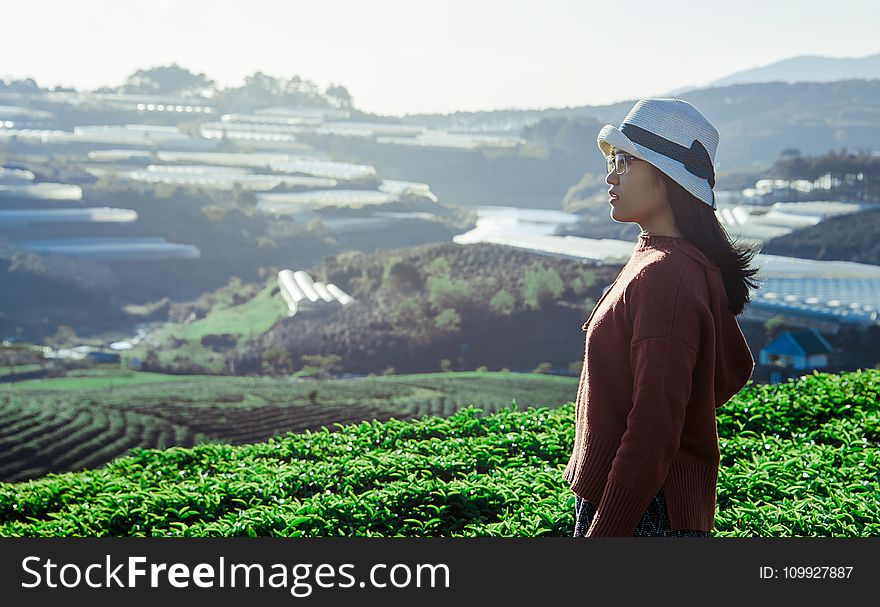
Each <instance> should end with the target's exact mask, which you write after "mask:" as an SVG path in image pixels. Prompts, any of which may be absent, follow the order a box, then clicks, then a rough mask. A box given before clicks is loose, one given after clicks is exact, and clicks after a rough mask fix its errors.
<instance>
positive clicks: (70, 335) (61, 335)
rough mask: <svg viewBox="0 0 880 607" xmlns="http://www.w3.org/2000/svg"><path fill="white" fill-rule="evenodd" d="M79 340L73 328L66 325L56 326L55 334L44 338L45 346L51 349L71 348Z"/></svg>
mask: <svg viewBox="0 0 880 607" xmlns="http://www.w3.org/2000/svg"><path fill="white" fill-rule="evenodd" d="M78 339H79V338H78V337H77V335H76V331H75V330H74V329H73V327H69V326H67V325H58V329H56V330H55V333H54V334H52V335H50V336H49V337H47V338H46V345H47V346H52V347H53V348H64V347H66V346H72V345H73V344H75V343H76V341H77V340H78Z"/></svg>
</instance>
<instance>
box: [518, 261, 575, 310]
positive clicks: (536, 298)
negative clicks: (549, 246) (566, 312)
mask: <svg viewBox="0 0 880 607" xmlns="http://www.w3.org/2000/svg"><path fill="white" fill-rule="evenodd" d="M564 291H565V287H564V286H563V284H562V278H560V277H559V274H558V273H557V272H556V270H554V269H553V268H548V269H542V268H537V269H535V270H531V271H529V272H527V273H526V275H525V277H524V278H523V300H524V301H525V303H526V305H527V306H529V307H531V308H533V309H536V310H537V309H540V308H541V306H542V305H543V304H544V303H545V302H546V301H549V300H552V299H558V298H559V297H560V296H561V295H562V293H563V292H564Z"/></svg>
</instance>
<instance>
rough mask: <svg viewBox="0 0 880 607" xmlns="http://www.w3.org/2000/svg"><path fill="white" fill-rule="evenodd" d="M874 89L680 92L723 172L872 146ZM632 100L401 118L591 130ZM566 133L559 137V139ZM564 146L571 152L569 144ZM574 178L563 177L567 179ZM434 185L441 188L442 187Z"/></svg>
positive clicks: (834, 85)
mask: <svg viewBox="0 0 880 607" xmlns="http://www.w3.org/2000/svg"><path fill="white" fill-rule="evenodd" d="M878 94H880V80H857V79H849V80H838V81H836V82H797V83H785V82H761V83H745V84H730V85H725V86H717V87H704V88H699V89H695V90H691V91H687V92H683V93H681V94H680V95H678V96H679V98H681V99H684V100H685V101H689V102H690V103H693V104H694V105H695V106H696V107H698V108H699V109H700V111H701V112H703V113H704V114H705V115H706V116H707V117H708V118H709V119H710V120H711V121H712V122H713V124H715V125H716V126H717V127H718V130H719V133H720V135H721V143H720V144H719V147H718V154H717V156H716V170H717V171H718V172H719V173H723V172H728V171H734V172H735V171H740V170H742V169H745V168H751V169H760V168H762V167H766V166H767V165H769V164H771V163H772V162H773V161H774V160H775V159H776V158H777V157H778V156H779V153H780V152H781V151H782V150H784V149H786V148H791V147H793V148H797V149H799V150H800V151H801V152H802V153H803V154H806V155H813V154H824V153H825V152H827V151H829V150H831V149H839V148H841V147H846V148H848V149H850V150H856V149H862V148H866V149H876V148H877V140H878V134H880V108H878V106H877V104H876V103H874V102H873V100H874V99H876V98H877V96H878ZM635 102H636V99H631V100H627V101H622V102H619V103H614V104H609V105H597V106H580V107H569V108H552V109H547V110H499V111H496V112H457V113H454V114H449V115H421V114H420V115H412V116H407V117H406V118H404V119H403V120H404V121H405V122H408V123H413V124H415V123H419V124H421V123H429V124H430V125H431V126H432V127H434V128H447V127H452V128H459V129H462V130H473V131H479V130H480V129H482V128H492V126H493V125H494V130H495V131H496V132H497V131H500V130H501V129H500V128H499V126H498V125H501V124H505V125H508V128H510V129H514V130H516V131H522V132H523V134H524V135H525V134H526V133H528V131H523V128H524V127H527V126H530V125H536V126H537V125H538V123H540V121H542V120H558V119H560V118H561V119H565V120H567V121H569V128H570V129H579V128H580V126H579V124H580V123H585V124H586V125H588V126H589V127H590V128H592V126H594V125H595V121H598V122H600V123H601V124H605V123H610V124H615V125H619V124H620V123H621V121H622V120H623V119H624V117H626V114H627V112H629V110H630V109H632V106H633V105H634V104H635ZM484 125H485V127H484ZM554 130H556V129H554ZM543 131H544V129H538V130H537V131H533V132H535V133H536V134H537V133H540V132H543ZM597 134H598V129H596V131H595V132H593V133H592V136H591V137H588V138H587V140H586V141H585V142H584V145H585V147H586V149H589V150H591V153H590V155H588V156H583V155H580V156H578V157H579V158H580V162H581V163H582V166H583V167H584V171H587V172H593V173H596V174H598V173H599V171H601V170H602V169H603V168H604V165H603V163H602V159H601V156H600V154H599V151H598V148H596V145H595V141H596V135H597ZM557 137H558V135H557ZM564 139H565V137H564V136H562V137H561V140H564ZM557 140H560V139H557ZM530 142H532V143H540V139H534V138H531V139H530ZM591 146H592V147H591ZM564 149H567V150H568V152H569V153H570V154H576V153H577V151H576V150H575V149H574V148H572V147H571V146H570V145H569V146H566V147H565V148H564ZM593 154H595V156H594V155H593ZM591 158H596V160H591ZM593 162H595V163H596V164H595V166H593V165H592V163H593ZM590 167H592V170H591V169H590ZM603 175H604V174H603ZM574 181H576V180H571V181H569V184H570V183H573V182H574ZM432 188H433V182H432ZM434 191H435V192H437V193H438V194H440V193H441V190H440V189H434Z"/></svg>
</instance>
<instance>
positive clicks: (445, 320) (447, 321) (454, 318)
mask: <svg viewBox="0 0 880 607" xmlns="http://www.w3.org/2000/svg"><path fill="white" fill-rule="evenodd" d="M434 326H436V327H437V328H438V329H440V330H441V331H443V332H444V333H452V332H455V331H458V330H460V329H461V316H460V315H459V313H458V312H456V311H455V310H454V309H452V308H446V309H445V310H443V311H442V312H440V313H439V314H438V315H437V316H436V317H434Z"/></svg>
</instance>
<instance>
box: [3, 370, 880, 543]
mask: <svg viewBox="0 0 880 607" xmlns="http://www.w3.org/2000/svg"><path fill="white" fill-rule="evenodd" d="M878 392H880V371H878V370H874V369H872V370H864V371H858V372H853V373H841V374H839V375H828V374H813V375H808V376H805V377H804V378H801V379H799V380H797V381H796V382H788V383H786V384H783V385H779V386H768V385H754V384H751V383H750V384H749V385H747V386H746V388H745V389H743V391H742V392H741V393H740V394H738V395H737V396H736V397H734V399H732V401H731V402H730V403H728V404H727V405H726V406H725V407H723V408H722V409H721V410H720V411H719V421H718V432H719V437H720V446H721V453H722V465H721V470H720V473H719V481H718V512H717V516H716V528H715V531H714V535H716V536H753V535H755V536H877V535H880V501H878V496H880V466H878V463H880V455H878V437H880V406H878V402H880V394H878ZM573 410H574V405H573V403H568V404H566V405H564V406H563V407H561V408H558V409H552V410H551V409H548V408H546V407H539V408H531V409H526V410H516V408H515V403H514V408H511V409H503V410H501V411H499V412H498V413H495V414H492V415H486V414H484V413H483V412H482V411H481V410H478V409H474V408H470V407H469V408H467V409H462V410H460V411H458V412H456V413H455V414H453V415H451V416H450V417H449V418H447V419H442V418H437V417H428V418H424V419H420V420H410V421H401V420H395V419H392V420H389V421H387V422H384V423H379V422H373V423H367V422H363V423H360V424H358V425H348V426H339V431H337V432H329V431H327V430H326V429H325V430H323V431H319V432H307V433H305V434H300V435H293V434H289V435H287V436H286V437H284V438H279V439H273V440H269V441H268V442H263V443H258V444H253V445H243V446H231V445H221V444H206V445H197V446H195V447H192V448H180V447H174V448H170V449H166V450H164V451H159V450H140V451H137V452H136V453H135V454H134V455H132V456H129V457H123V458H118V459H116V460H114V461H112V462H111V463H109V464H108V465H107V466H106V467H104V468H101V469H97V470H90V471H85V472H79V473H66V474H60V475H50V476H48V477H45V478H42V479H39V480H35V481H30V482H26V483H18V484H0V535H4V536H92V535H105V536H106V535H119V536H128V535H133V536H176V535H184V536H237V535H251V536H257V535H258V536H263V535H281V536H354V535H357V536H485V535H496V536H546V535H570V534H571V533H572V526H573V522H574V521H573V497H572V493H571V492H570V490H569V489H568V488H567V486H566V485H565V483H564V481H563V480H562V479H561V472H562V469H563V468H564V465H565V462H566V461H567V458H568V455H569V453H570V449H571V444H572V441H573V433H574V426H573V415H574V411H573Z"/></svg>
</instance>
